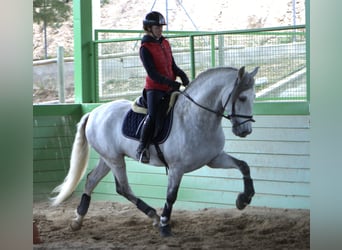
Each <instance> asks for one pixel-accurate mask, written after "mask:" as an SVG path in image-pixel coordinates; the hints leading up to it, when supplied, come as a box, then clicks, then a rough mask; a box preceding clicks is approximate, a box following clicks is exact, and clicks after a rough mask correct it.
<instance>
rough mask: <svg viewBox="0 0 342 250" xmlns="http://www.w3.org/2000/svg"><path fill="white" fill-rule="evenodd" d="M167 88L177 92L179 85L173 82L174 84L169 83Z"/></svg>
mask: <svg viewBox="0 0 342 250" xmlns="http://www.w3.org/2000/svg"><path fill="white" fill-rule="evenodd" d="M169 86H170V87H171V88H172V90H179V87H180V86H181V83H179V82H177V81H174V82H172V83H170V84H169Z"/></svg>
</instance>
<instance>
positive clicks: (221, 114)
mask: <svg viewBox="0 0 342 250" xmlns="http://www.w3.org/2000/svg"><path fill="white" fill-rule="evenodd" d="M237 82H238V78H236V81H235V84H234V88H233V90H232V92H231V93H230V94H229V96H228V98H227V101H226V102H225V104H224V105H223V108H222V111H221V110H213V109H211V108H208V107H206V106H203V105H202V104H200V103H198V102H196V101H195V100H194V99H193V98H192V97H191V96H190V95H189V94H188V93H187V92H186V91H182V92H181V94H182V95H184V96H185V97H186V98H188V99H189V100H190V101H191V102H192V103H194V104H196V105H197V106H198V107H200V108H202V109H204V110H207V111H209V112H211V113H214V114H216V115H217V116H219V117H223V118H226V119H228V120H231V119H232V118H234V117H239V118H245V120H244V121H242V122H240V123H236V124H235V123H234V124H233V127H238V126H240V125H242V124H244V123H246V122H255V120H254V119H253V115H241V114H236V113H235V102H236V99H235V100H234V101H233V103H232V112H231V114H228V115H225V114H224V111H225V109H226V107H227V105H228V103H229V101H230V98H231V96H232V93H233V92H234V90H235V88H236V87H237Z"/></svg>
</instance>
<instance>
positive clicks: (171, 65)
mask: <svg viewBox="0 0 342 250" xmlns="http://www.w3.org/2000/svg"><path fill="white" fill-rule="evenodd" d="M163 25H166V22H165V18H164V16H163V15H162V14H160V13H159V12H157V11H152V12H150V13H148V14H147V15H146V17H145V19H144V20H143V28H144V30H145V33H146V34H145V35H144V36H143V38H142V40H141V47H140V59H141V61H142V63H143V65H144V68H145V70H146V72H147V76H146V82H145V87H144V91H146V98H147V109H148V111H147V117H146V119H145V121H144V124H143V127H142V129H141V136H140V145H139V147H138V149H137V156H136V157H137V158H138V159H139V161H141V162H143V163H148V162H149V161H150V159H149V158H150V156H149V150H148V147H149V143H150V140H151V139H152V136H153V133H154V129H155V124H156V120H157V117H156V116H157V112H158V107H159V103H160V100H161V99H162V98H163V97H164V95H165V94H166V93H168V92H170V91H173V90H179V87H180V85H181V83H179V82H177V81H176V78H177V76H179V77H180V78H181V80H182V84H183V85H184V86H186V85H187V84H188V83H189V79H188V77H187V75H186V74H185V73H184V71H183V70H181V69H180V68H179V67H178V66H177V65H176V63H175V60H174V58H173V55H172V51H171V47H170V44H169V42H168V41H167V40H166V39H165V37H164V36H163V35H162V32H163Z"/></svg>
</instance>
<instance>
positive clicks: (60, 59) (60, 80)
mask: <svg viewBox="0 0 342 250" xmlns="http://www.w3.org/2000/svg"><path fill="white" fill-rule="evenodd" d="M57 84H58V97H59V102H60V103H65V95H64V48H63V46H59V47H58V48H57Z"/></svg>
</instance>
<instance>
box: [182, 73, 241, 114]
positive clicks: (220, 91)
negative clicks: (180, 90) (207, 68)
mask: <svg viewBox="0 0 342 250" xmlns="http://www.w3.org/2000/svg"><path fill="white" fill-rule="evenodd" d="M235 77H236V76H235V73H234V72H232V73H222V72H221V73H220V72H219V73H218V74H215V75H214V74H213V75H211V76H210V77H209V76H208V77H207V78H206V79H203V80H202V81H198V82H194V84H195V86H192V88H189V91H188V94H189V96H191V97H192V99H194V100H195V101H197V102H198V103H200V104H202V105H205V106H206V107H208V108H211V109H215V110H217V109H218V107H219V106H222V99H224V98H228V96H229V93H230V92H231V90H232V89H233V84H231V83H233V82H234V80H233V79H234V78H235Z"/></svg>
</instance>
